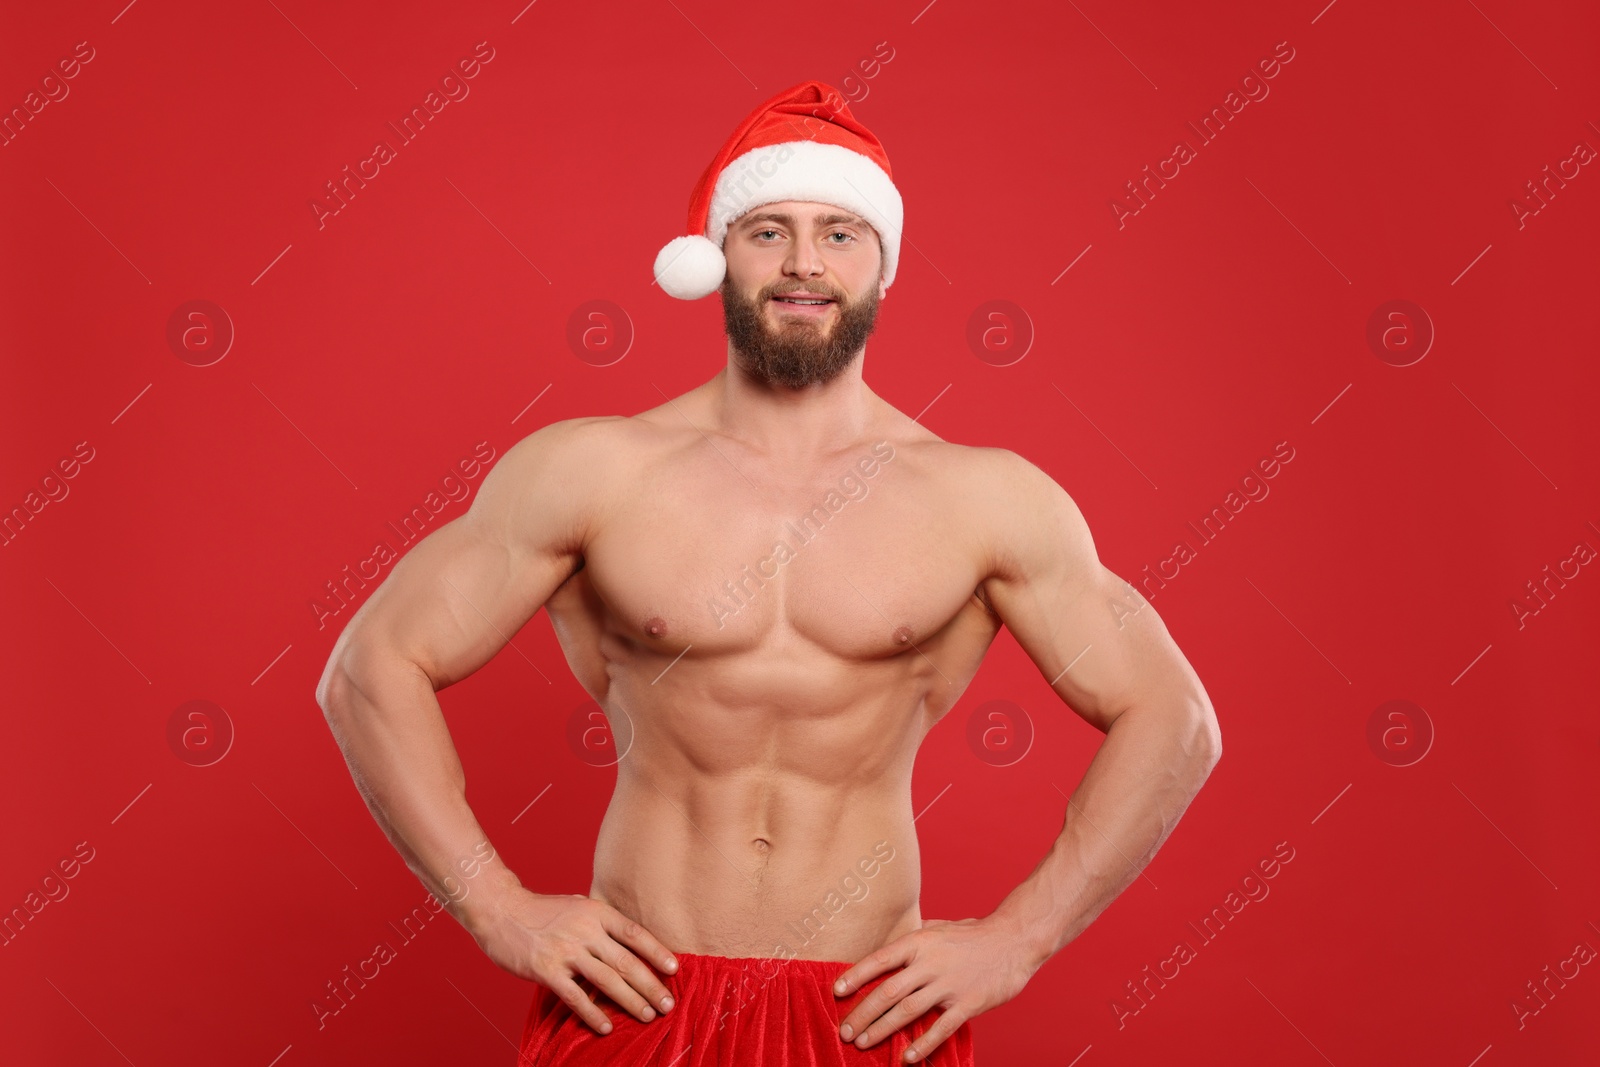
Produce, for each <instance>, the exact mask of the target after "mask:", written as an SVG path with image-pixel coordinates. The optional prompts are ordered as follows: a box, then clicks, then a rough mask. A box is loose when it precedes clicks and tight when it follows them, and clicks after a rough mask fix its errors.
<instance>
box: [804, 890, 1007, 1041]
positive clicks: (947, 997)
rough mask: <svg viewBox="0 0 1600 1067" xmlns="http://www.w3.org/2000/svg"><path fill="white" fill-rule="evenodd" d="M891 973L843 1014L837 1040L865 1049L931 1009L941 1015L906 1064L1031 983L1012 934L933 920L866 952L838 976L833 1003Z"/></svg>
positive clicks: (1001, 928)
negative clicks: (893, 969)
mask: <svg viewBox="0 0 1600 1067" xmlns="http://www.w3.org/2000/svg"><path fill="white" fill-rule="evenodd" d="M894 967H901V968H902V970H900V971H898V972H896V973H895V974H892V975H890V976H889V977H888V978H885V979H884V980H883V981H882V982H880V983H879V984H878V986H877V988H876V989H874V990H873V991H872V992H871V993H869V994H867V996H866V997H865V998H863V999H862V1001H861V1003H859V1004H857V1005H856V1006H855V1007H854V1008H852V1009H851V1010H850V1014H848V1015H846V1016H845V1017H844V1022H843V1023H842V1024H841V1026H840V1027H839V1036H840V1037H842V1038H843V1039H844V1040H846V1041H849V1040H850V1039H851V1038H854V1039H855V1044H856V1047H857V1048H863V1049H864V1048H871V1047H872V1046H873V1045H875V1044H877V1043H878V1042H879V1041H882V1040H883V1039H884V1038H886V1037H888V1036H889V1035H890V1034H892V1033H893V1032H894V1031H896V1030H898V1029H900V1027H902V1026H904V1025H905V1024H907V1023H909V1022H912V1021H914V1020H916V1019H919V1018H921V1017H922V1016H923V1014H924V1013H926V1012H927V1011H928V1009H930V1008H939V1009H940V1010H941V1012H942V1014H940V1016H939V1018H938V1020H937V1021H935V1022H934V1024H933V1025H932V1026H931V1027H929V1028H928V1030H927V1032H926V1033H924V1034H923V1035H922V1036H921V1037H919V1038H917V1039H916V1040H915V1041H914V1042H912V1043H911V1046H910V1048H908V1049H907V1050H906V1062H907V1063H911V1062H914V1061H923V1060H926V1059H927V1058H928V1057H929V1056H930V1055H932V1053H933V1050H934V1049H935V1048H937V1047H939V1044H940V1043H941V1042H943V1041H944V1040H945V1038H947V1037H949V1036H950V1035H951V1034H953V1033H955V1031H956V1028H957V1027H959V1026H960V1025H961V1024H962V1023H964V1022H966V1021H967V1020H968V1019H971V1018H972V1017H973V1016H975V1015H981V1014H982V1013H983V1012H986V1011H988V1010H989V1009H990V1008H993V1007H995V1006H996V1005H999V1004H1004V1003H1005V1002H1006V1001H1008V1000H1010V999H1011V998H1012V997H1015V996H1016V995H1017V994H1018V993H1020V992H1022V987H1023V986H1025V985H1027V984H1028V979H1030V978H1032V977H1033V971H1032V970H1030V969H1029V965H1028V963H1027V962H1026V960H1025V959H1024V958H1023V957H1022V956H1020V955H1019V954H1018V951H1017V939H1016V929H1015V928H1014V927H1010V926H1007V925H1005V924H1003V923H1001V922H998V921H996V920H994V919H993V918H992V917H991V918H988V919H960V920H957V921H955V922H950V921H947V920H944V919H933V920H929V921H927V922H924V923H923V924H922V929H920V930H914V931H912V932H911V933H909V934H906V935H905V936H904V937H900V938H897V939H895V940H894V941H891V942H889V944H887V945H885V946H883V947H882V948H880V949H878V950H877V951H876V952H871V953H868V954H867V955H866V956H865V957H863V958H862V959H861V961H860V962H858V963H856V964H853V965H852V966H851V967H850V969H849V970H847V971H845V972H844V973H843V974H841V975H840V976H839V980H838V982H836V983H835V984H834V987H833V992H834V995H835V996H847V995H849V994H850V993H853V992H855V991H856V990H858V989H860V988H861V987H862V986H863V985H865V984H866V983H867V982H870V981H872V980H873V979H874V978H876V977H877V976H878V975H880V974H884V973H885V972H887V971H889V970H890V969H892V968H894Z"/></svg>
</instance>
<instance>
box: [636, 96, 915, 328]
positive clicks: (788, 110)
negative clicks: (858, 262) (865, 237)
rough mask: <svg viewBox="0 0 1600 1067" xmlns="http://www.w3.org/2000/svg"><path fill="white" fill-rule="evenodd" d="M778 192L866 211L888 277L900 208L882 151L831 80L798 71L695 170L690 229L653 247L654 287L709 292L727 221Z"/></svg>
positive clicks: (717, 281) (895, 256)
mask: <svg viewBox="0 0 1600 1067" xmlns="http://www.w3.org/2000/svg"><path fill="white" fill-rule="evenodd" d="M781 200H809V201H815V202H817V203H822V204H833V205H836V206H838V207H841V208H843V209H845V210H846V211H853V212H855V213H856V214H857V215H860V216H861V217H862V218H864V219H866V220H867V222H868V223H870V224H871V225H872V228H873V229H874V230H876V231H877V233H878V243H879V245H880V246H881V247H882V249H883V285H884V286H885V287H887V286H888V285H889V283H890V282H892V281H894V275H895V267H896V266H897V264H898V262H899V259H900V229H901V223H902V221H903V219H904V208H903V207H902V205H901V203H900V192H899V190H898V189H896V188H895V186H894V182H893V180H892V179H891V178H890V170H889V157H888V156H887V155H886V154H885V153H884V150H883V145H882V144H880V143H879V141H878V139H877V138H876V137H874V136H873V134H872V131H870V130H868V129H867V128H866V127H865V126H863V125H862V124H861V123H860V122H858V121H857V120H856V118H855V116H854V115H852V114H850V107H849V105H848V104H846V103H845V100H844V97H842V96H840V95H839V91H838V90H837V89H835V88H833V86H831V85H826V84H824V83H823V82H818V81H808V82H801V83H800V84H799V85H796V86H794V87H793V88H789V89H785V90H784V91H783V92H781V93H779V94H778V95H777V96H775V97H773V98H772V99H771V100H768V101H767V102H766V103H764V104H762V105H761V106H760V107H758V108H756V109H755V110H754V111H752V112H751V113H750V114H749V115H747V116H746V117H745V119H744V121H743V122H741V123H739V126H738V128H737V129H735V130H734V131H733V135H732V136H731V137H729V138H728V141H727V143H726V144H724V145H723V146H722V150H721V151H719V152H718V153H717V155H716V158H714V159H713V160H712V161H711V165H710V166H708V167H707V168H706V170H705V173H704V174H702V175H700V181H699V183H698V184H697V185H696V186H695V189H694V195H693V196H692V197H691V198H690V200H689V226H688V230H689V234H690V236H687V237H674V238H673V239H672V240H670V241H668V242H667V244H666V246H665V247H664V248H662V249H661V251H660V252H659V253H657V255H656V262H655V277H656V281H657V283H659V284H660V286H661V288H662V291H664V292H665V293H667V294H668V295H669V296H675V297H677V298H678V299H680V300H698V299H700V298H701V297H703V296H709V295H710V294H711V293H714V292H716V291H717V288H718V287H719V286H720V285H721V284H722V279H723V277H724V276H725V275H726V274H727V270H728V263H727V260H726V259H724V258H723V255H722V244H723V242H724V241H725V240H726V239H727V236H728V225H729V224H730V223H731V222H733V221H734V220H736V219H737V218H739V216H741V215H743V214H745V213H746V212H747V211H750V210H751V209H753V208H757V207H760V206H761V205H763V204H775V203H777V202H779V201H781Z"/></svg>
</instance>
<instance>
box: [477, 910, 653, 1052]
mask: <svg viewBox="0 0 1600 1067" xmlns="http://www.w3.org/2000/svg"><path fill="white" fill-rule="evenodd" d="M472 935H473V937H474V939H476V940H477V942H478V947H480V948H482V949H483V951H484V952H485V953H486V954H487V955H488V957H489V958H490V959H492V960H494V962H495V963H497V964H499V965H500V966H501V967H502V968H504V969H505V970H507V971H510V972H511V973H512V974H514V975H517V976H518V977H520V978H527V979H530V980H532V981H535V982H538V983H539V984H540V985H543V986H546V987H548V988H549V989H550V990H551V991H552V992H553V993H555V994H556V996H558V997H560V998H561V1000H562V1001H563V1002H564V1003H565V1004H566V1005H567V1006H568V1007H570V1008H571V1009H572V1011H573V1013H574V1014H575V1015H577V1016H578V1017H579V1018H581V1019H582V1020H583V1021H584V1022H586V1023H588V1024H589V1025H590V1026H592V1027H594V1029H595V1030H597V1031H599V1032H600V1033H602V1034H608V1033H610V1032H611V1022H610V1020H609V1019H607V1017H606V1013H605V1012H604V1011H603V1010H602V1009H601V1008H600V1007H599V1005H597V1004H595V1003H594V1001H592V1000H591V999H589V992H588V990H587V989H586V988H584V986H583V985H581V984H580V981H582V980H587V981H588V982H590V983H592V985H593V986H594V987H596V988H598V989H599V990H600V991H601V992H604V993H605V994H606V995H607V996H609V997H610V998H611V999H612V1000H614V1001H616V1003H617V1004H619V1005H621V1006H622V1007H623V1008H624V1009H625V1010H627V1011H628V1012H629V1013H630V1014H632V1015H634V1016H635V1017H637V1018H638V1019H639V1021H640V1022H649V1021H650V1020H651V1019H654V1018H655V1017H656V1012H655V1008H652V1007H651V1005H652V1004H654V1005H657V1006H658V1007H659V1008H660V1009H661V1011H663V1012H667V1011H670V1010H672V998H671V997H670V996H669V995H668V993H667V987H666V986H664V985H662V984H661V981H660V979H658V978H657V977H656V976H655V972H654V971H652V970H651V969H650V968H649V967H647V966H645V964H644V963H643V962H641V960H640V957H641V956H642V957H644V958H645V959H649V960H652V961H653V962H654V963H655V964H656V966H658V967H659V968H660V969H661V970H662V971H664V972H666V973H667V974H673V973H675V972H676V971H677V969H678V961H677V960H675V959H673V956H672V953H671V952H668V951H667V949H666V946H664V945H662V944H661V942H660V941H657V940H656V939H655V937H654V936H653V935H652V934H651V933H650V932H649V931H648V930H646V929H645V928H644V927H643V926H640V925H639V924H638V923H637V922H635V921H634V920H632V919H630V918H628V917H627V916H626V915H624V914H622V913H621V912H620V911H618V910H617V909H616V908H613V907H612V906H611V905H610V904H607V903H605V902H604V901H601V900H594V899H593V898H591V897H583V896H577V895H571V894H563V895H547V894H542V893H532V892H529V891H528V890H526V889H521V888H518V889H514V890H511V891H509V892H508V894H507V896H506V898H505V899H504V900H503V901H502V902H500V903H499V905H498V907H497V909H496V911H495V913H494V915H493V917H492V918H490V919H488V920H485V921H484V922H483V923H482V924H480V925H478V927H477V928H476V929H474V930H472ZM630 949H632V950H634V951H637V952H638V953H639V955H637V956H636V955H634V952H632V951H629V950H630Z"/></svg>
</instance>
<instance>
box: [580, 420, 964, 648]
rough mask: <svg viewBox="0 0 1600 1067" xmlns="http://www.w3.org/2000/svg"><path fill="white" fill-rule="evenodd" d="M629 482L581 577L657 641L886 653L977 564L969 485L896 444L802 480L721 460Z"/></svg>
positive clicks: (593, 602)
mask: <svg viewBox="0 0 1600 1067" xmlns="http://www.w3.org/2000/svg"><path fill="white" fill-rule="evenodd" d="M897 462H899V464H900V465H899V466H898V467H896V463H897ZM869 470H870V471H871V473H870V474H868V473H865V472H866V471H869ZM630 490H631V491H630V494H629V496H628V498H627V499H625V500H622V501H619V502H618V503H617V504H616V505H615V506H613V507H612V508H611V509H609V510H608V513H607V520H606V522H605V524H604V526H603V528H602V529H601V530H600V531H599V532H598V533H597V535H596V536H595V537H594V539H593V540H592V542H591V543H590V545H589V548H588V551H587V552H586V554H585V568H584V571H583V572H582V577H583V578H584V580H585V582H586V583H587V585H588V589H589V592H590V594H591V595H590V596H589V597H588V598H586V599H587V601H588V603H589V605H590V608H591V610H592V611H597V612H602V613H603V615H604V616H605V617H604V619H603V620H598V619H597V620H596V621H597V622H603V629H604V630H605V631H607V632H608V633H609V634H610V635H611V636H612V637H613V638H615V639H618V640H621V641H623V642H627V643H633V644H635V645H636V646H638V647H641V648H644V649H649V650H651V651H654V652H658V653H666V654H670V655H677V654H678V653H679V652H682V651H684V650H685V649H688V648H690V647H693V648H694V649H695V653H696V655H715V654H717V653H734V652H741V651H754V650H757V649H779V648H782V647H783V646H785V645H786V644H791V643H795V642H800V643H805V644H808V645H810V646H813V647H814V648H815V649H817V650H820V651H822V652H824V653H827V654H829V655H831V656H833V657H836V658H838V659H841V660H873V659H881V658H884V657H887V656H892V655H896V654H899V653H901V652H905V651H907V650H908V649H910V648H912V647H913V646H920V645H921V644H922V643H924V642H926V641H928V640H929V639H931V638H933V637H935V636H936V635H938V634H939V633H940V632H941V631H942V630H943V629H944V628H945V627H946V625H947V624H948V623H949V622H950V621H951V620H952V619H953V618H954V617H955V616H956V615H957V614H958V613H959V612H960V611H962V609H963V608H965V607H967V606H968V605H969V602H970V601H971V600H972V595H973V591H974V589H975V587H976V586H977V584H978V581H979V580H980V566H979V565H980V560H979V558H978V555H979V553H978V551H977V549H976V547H975V539H974V538H973V537H972V536H971V534H970V532H969V531H968V529H967V527H966V525H965V524H964V523H963V520H962V515H961V506H960V500H959V498H958V497H957V498H955V499H952V493H951V491H950V490H949V488H948V487H946V486H944V485H942V484H941V483H940V481H939V479H938V478H937V477H936V476H933V475H931V474H930V473H929V472H928V471H927V470H925V469H922V468H919V467H917V466H916V465H914V464H913V463H912V462H910V461H909V460H908V459H900V458H898V457H896V456H895V455H894V451H893V449H892V448H889V447H888V446H883V451H880V452H879V454H878V455H877V456H876V457H873V461H871V462H868V461H867V457H861V458H858V459H855V460H852V461H848V462H842V463H841V464H840V465H839V466H838V467H837V468H836V469H834V470H832V471H829V472H827V473H826V474H825V475H823V476H820V477H817V478H812V479H807V480H806V481H805V482H804V483H803V484H793V483H790V484H782V483H780V482H778V481H777V480H775V479H766V478H759V477H756V478H751V477H747V476H746V475H745V474H743V473H741V472H740V471H739V470H737V469H735V468H734V467H733V466H732V465H731V464H728V463H726V462H725V461H719V462H716V463H700V464H685V465H682V466H681V467H679V468H677V469H669V470H664V471H657V472H654V474H653V476H652V477H650V478H641V480H640V481H639V482H638V483H636V484H633V485H632V486H630Z"/></svg>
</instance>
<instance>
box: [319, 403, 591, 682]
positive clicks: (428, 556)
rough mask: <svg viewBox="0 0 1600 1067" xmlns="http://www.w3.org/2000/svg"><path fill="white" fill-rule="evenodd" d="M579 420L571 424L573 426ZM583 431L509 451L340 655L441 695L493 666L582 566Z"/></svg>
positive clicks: (362, 620) (557, 433) (352, 628)
mask: <svg viewBox="0 0 1600 1067" xmlns="http://www.w3.org/2000/svg"><path fill="white" fill-rule="evenodd" d="M577 421H578V420H573V422H577ZM576 432H577V427H576V426H574V425H573V424H571V423H553V424H551V425H550V426H546V427H544V428H542V429H540V430H537V431H535V432H534V433H533V434H530V435H529V436H528V437H526V438H524V439H523V440H522V441H520V442H518V444H516V445H515V446H513V447H512V448H511V449H510V450H509V451H507V453H506V454H505V456H503V457H502V458H501V460H500V462H499V463H498V464H496V465H495V466H494V467H493V468H492V469H491V470H490V471H489V473H488V474H487V475H486V476H485V478H484V481H483V484H482V485H481V486H480V487H479V490H478V496H477V498H476V499H475V500H474V501H473V503H472V506H471V507H470V508H469V509H468V510H467V513H466V514H464V515H461V516H460V517H458V518H456V519H454V520H452V521H451V522H448V523H446V524H445V525H444V526H441V527H440V528H439V529H437V530H435V531H434V532H433V533H431V534H429V535H428V536H427V537H425V538H423V539H422V540H421V541H419V542H418V543H417V545H416V546H415V547H414V548H412V549H411V551H410V552H408V553H406V555H405V556H404V557H402V558H401V559H400V560H399V561H398V562H397V563H396V564H395V566H394V569H393V570H392V571H391V572H390V574H389V577H388V578H387V579H385V580H384V582H383V584H382V585H381V586H379V587H378V589H377V590H376V591H375V592H374V593H373V594H372V596H371V597H370V598H369V599H368V601H367V602H366V603H365V604H364V605H362V607H361V610H360V611H359V612H357V613H356V615H355V616H354V617H353V618H352V619H351V621H350V624H349V625H348V626H347V627H346V628H345V632H344V633H343V634H341V635H340V637H339V646H337V647H336V648H335V649H334V656H333V658H334V659H338V658H339V657H340V654H341V652H348V653H349V654H350V655H352V656H360V657H362V658H367V657H377V658H381V659H385V660H390V661H393V660H396V659H398V660H401V661H404V662H406V663H411V664H415V665H416V666H417V667H418V668H420V669H421V670H422V671H423V672H424V673H425V674H426V675H427V676H428V678H429V679H430V680H431V682H432V684H433V688H434V689H435V690H439V689H443V688H444V687H445V686H448V685H451V684H453V683H455V682H457V681H460V680H461V679H462V678H465V677H466V676H467V675H469V674H471V673H472V672H474V671H476V670H477V669H478V668H480V667H482V666H483V665H484V664H485V663H487V662H488V661H489V660H490V659H491V658H493V657H494V655H495V654H496V653H497V652H499V651H500V650H501V649H502V648H504V647H505V645H506V644H507V643H508V642H509V641H510V640H511V637H512V635H513V634H515V633H516V632H517V631H518V630H519V629H521V628H522V626H523V624H524V623H526V622H527V621H528V620H529V619H530V618H532V617H533V615H534V614H535V613H536V612H537V611H538V610H539V608H540V607H541V606H542V605H543V604H544V602H545V601H546V600H548V599H549V597H550V595H551V594H552V593H553V592H555V590H556V589H557V588H558V587H559V586H560V585H561V583H562V582H564V581H565V580H566V579H567V578H568V577H569V576H570V575H571V574H572V572H573V570H574V569H576V567H577V564H578V561H579V559H580V558H581V551H582V543H583V539H584V532H585V522H586V516H587V492H586V489H585V487H586V486H590V485H592V484H593V482H592V479H586V478H583V477H577V476H574V472H573V471H572V470H571V469H570V468H571V467H572V465H574V464H575V463H578V462H580V461H581V458H582V457H581V455H580V454H579V449H578V447H577V445H576V443H575V442H574V440H573V438H574V436H575V434H576Z"/></svg>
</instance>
